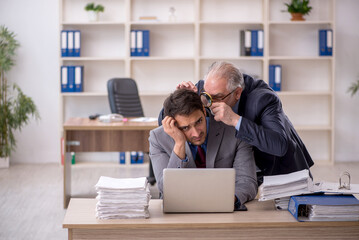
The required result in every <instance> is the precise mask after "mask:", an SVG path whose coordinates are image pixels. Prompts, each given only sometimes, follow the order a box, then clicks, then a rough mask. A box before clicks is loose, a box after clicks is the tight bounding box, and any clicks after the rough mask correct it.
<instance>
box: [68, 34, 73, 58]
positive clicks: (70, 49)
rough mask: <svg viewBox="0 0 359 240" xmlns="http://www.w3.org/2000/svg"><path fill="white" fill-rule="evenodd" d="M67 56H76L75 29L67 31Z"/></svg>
mask: <svg viewBox="0 0 359 240" xmlns="http://www.w3.org/2000/svg"><path fill="white" fill-rule="evenodd" d="M67 56H68V57H73V56H74V31H67Z"/></svg>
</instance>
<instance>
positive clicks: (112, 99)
mask: <svg viewBox="0 0 359 240" xmlns="http://www.w3.org/2000/svg"><path fill="white" fill-rule="evenodd" d="M107 92H108V101H109V103H110V108H111V112H112V113H118V114H121V115H123V116H124V117H143V116H144V114H143V110H142V104H141V99H140V97H139V95H138V89H137V84H136V82H135V80H133V79H131V78H112V79H110V80H108V81H107ZM148 182H149V183H150V184H151V185H153V184H155V182H156V179H155V176H154V173H153V169H152V163H151V160H150V172H149V177H148Z"/></svg>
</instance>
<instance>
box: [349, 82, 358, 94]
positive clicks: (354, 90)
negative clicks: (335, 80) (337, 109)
mask: <svg viewBox="0 0 359 240" xmlns="http://www.w3.org/2000/svg"><path fill="white" fill-rule="evenodd" d="M358 90H359V80H357V81H356V82H353V83H352V85H351V86H350V87H349V88H348V90H347V92H349V93H350V94H351V96H352V97H353V96H354V95H355V94H356V93H357V92H358Z"/></svg>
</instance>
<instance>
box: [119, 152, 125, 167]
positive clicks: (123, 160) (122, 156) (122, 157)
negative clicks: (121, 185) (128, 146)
mask: <svg viewBox="0 0 359 240" xmlns="http://www.w3.org/2000/svg"><path fill="white" fill-rule="evenodd" d="M119 157H120V159H119V163H120V164H125V163H126V152H119Z"/></svg>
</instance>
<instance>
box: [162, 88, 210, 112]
mask: <svg viewBox="0 0 359 240" xmlns="http://www.w3.org/2000/svg"><path fill="white" fill-rule="evenodd" d="M163 109H164V115H165V116H170V117H173V118H174V117H175V116H176V115H184V116H188V115H190V114H191V113H193V112H194V111H196V110H201V111H204V108H203V105H202V102H201V98H200V96H199V95H198V94H197V93H195V92H193V91H191V90H187V89H179V90H176V91H175V92H173V93H172V94H171V95H170V96H169V97H167V98H166V100H165V102H164V103H163Z"/></svg>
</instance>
